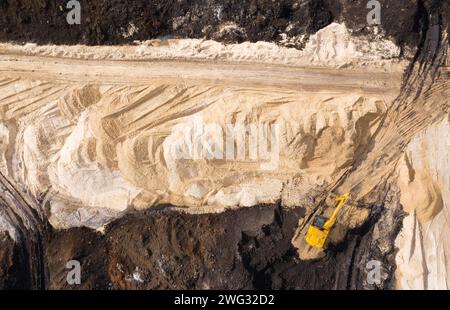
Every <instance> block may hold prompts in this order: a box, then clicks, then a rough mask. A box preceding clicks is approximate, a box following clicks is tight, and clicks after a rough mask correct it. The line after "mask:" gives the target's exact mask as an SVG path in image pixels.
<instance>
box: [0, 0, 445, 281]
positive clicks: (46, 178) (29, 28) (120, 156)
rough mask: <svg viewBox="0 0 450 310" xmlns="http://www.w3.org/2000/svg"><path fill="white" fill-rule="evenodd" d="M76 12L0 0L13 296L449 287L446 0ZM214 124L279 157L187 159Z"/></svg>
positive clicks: (171, 4)
mask: <svg viewBox="0 0 450 310" xmlns="http://www.w3.org/2000/svg"><path fill="white" fill-rule="evenodd" d="M81 2H82V6H84V7H85V10H84V11H83V15H82V24H83V23H84V27H78V26H74V27H70V26H69V25H67V23H66V22H65V14H66V13H67V10H66V9H65V8H64V7H59V6H58V5H57V4H55V3H54V2H53V1H45V0H43V1H14V0H8V1H0V9H1V11H0V25H4V26H5V27H1V28H0V29H1V30H0V40H1V41H3V42H4V43H1V44H0V74H1V75H0V106H1V109H0V121H1V123H0V171H1V178H0V185H1V190H2V194H1V201H0V288H7V289H9V288H33V289H41V288H47V289H394V288H403V289H409V288H422V289H434V288H448V287H447V283H448V279H447V278H446V277H447V276H446V274H447V272H446V270H447V266H450V262H449V261H448V260H447V257H450V253H449V251H450V250H449V249H448V245H447V244H448V242H446V241H447V239H448V236H450V233H449V232H448V231H447V230H448V229H447V226H446V218H447V213H448V206H449V196H448V195H449V188H450V178H449V176H448V173H447V172H446V171H449V169H448V167H450V164H449V150H450V145H449V143H450V139H449V136H448V133H449V130H448V128H449V127H448V126H449V123H450V116H449V110H448V108H449V106H450V104H449V99H448V98H450V96H449V95H450V94H449V77H450V74H449V65H450V60H449V59H450V57H449V54H448V45H449V37H448V34H449V32H450V25H449V20H450V17H449V12H450V4H449V2H448V1H388V0H386V1H380V2H381V3H382V7H383V8H384V10H383V12H384V14H383V15H382V23H381V25H380V27H379V28H374V27H367V26H366V21H365V17H366V14H367V9H366V7H365V5H366V3H365V1H346V0H340V1H326V0H324V1H279V2H277V3H274V2H272V1H244V2H242V1H226V3H225V1H219V0H215V1H207V0H205V1H195V3H194V4H188V2H187V1H153V2H152V3H151V4H150V5H144V2H143V1H133V2H132V3H131V4H129V3H127V5H126V6H127V8H126V9H125V8H124V7H123V6H124V5H125V4H123V3H122V2H121V1H114V2H113V3H112V2H111V1H107V2H108V3H106V2H105V3H103V2H102V1H100V2H97V5H91V3H90V2H87V1H81ZM399 10H401V14H400V13H398V12H399ZM16 12H20V13H19V14H16ZM100 16H108V18H105V19H100ZM130 29H131V30H132V31H131V30H130ZM130 31H131V32H130ZM130 33H131V34H130ZM167 38H170V39H167ZM203 39H206V40H203ZM134 40H141V42H137V43H135V44H134V45H121V46H109V45H110V44H129V43H132V42H133V41H134ZM145 40H150V41H145ZM142 41H144V42H142ZM247 41H250V42H257V41H266V42H257V43H249V42H247ZM22 42H23V43H28V44H25V45H21V44H17V43H22ZM30 42H31V43H30ZM218 42H223V43H227V45H223V44H220V43H218ZM329 42H333V44H330V43H329ZM35 43H38V44H39V45H37V44H35ZM239 43H240V44H239ZM41 44H46V45H41ZM53 44H88V45H92V44H97V45H102V46H94V47H89V46H84V45H74V46H54V45H53ZM414 55H415V56H414ZM408 63H409V65H408ZM211 124H215V125H218V126H219V128H221V129H222V128H225V127H226V126H227V125H228V124H233V125H249V124H257V125H258V126H259V125H261V124H262V125H267V124H269V125H271V124H280V125H281V127H280V133H281V134H280V137H281V138H280V140H279V145H277V146H278V147H279V148H280V152H279V153H278V155H279V156H278V157H276V160H275V161H274V157H271V158H270V156H269V158H268V157H264V156H262V157H263V158H261V157H258V156H257V155H260V154H257V155H255V156H252V155H251V154H250V151H249V153H248V154H246V155H247V156H248V157H246V158H239V159H238V160H236V158H233V160H231V161H229V162H228V161H226V160H224V159H223V158H219V159H218V158H214V159H213V160H211V158H205V157H201V158H184V159H183V160H182V161H179V158H175V157H174V156H173V153H171V151H170V150H171V149H170V147H172V146H173V145H178V146H186V145H185V144H183V143H185V142H186V139H185V136H184V137H183V134H184V133H185V132H186V129H189V130H195V129H196V128H199V127H201V128H206V127H207V126H208V125H211ZM265 130H267V128H265ZM266 133H267V132H266ZM272 133H273V131H272ZM202 134H204V131H202ZM209 134H211V132H207V134H206V136H207V137H208V135H209ZM269 136H270V131H269ZM272 137H273V136H272ZM183 139H184V140H183ZM190 139H192V136H191V137H190V138H189V139H188V141H189V142H192V141H191V140H190ZM269 140H270V139H269ZM248 141H250V140H248ZM248 141H247V142H248ZM272 142H273V141H272ZM248 144H250V142H248ZM218 145H219V143H218ZM189 146H191V145H189V143H188V147H189ZM274 147H275V146H274V144H272V146H271V147H270V149H271V150H273V148H274ZM272 155H273V153H272ZM203 156H204V154H203ZM236 156H237V155H236ZM348 191H350V192H352V198H353V203H354V205H352V206H349V207H348V208H345V209H344V211H343V212H342V214H341V215H340V217H339V218H338V221H337V224H336V227H335V228H334V229H333V231H332V235H330V240H329V242H328V245H327V249H326V250H325V251H311V249H310V248H309V247H308V246H307V245H306V244H305V243H304V234H305V230H306V229H307V227H308V225H309V224H310V223H311V219H312V218H313V217H314V216H315V215H316V214H319V213H320V212H322V211H324V212H325V213H326V214H328V213H329V212H331V209H330V208H329V207H328V208H323V207H324V206H326V205H327V204H328V205H329V206H330V204H329V203H328V202H327V199H326V198H327V196H328V194H329V193H330V192H334V193H344V192H348ZM71 260H78V261H79V262H80V263H81V266H82V281H81V284H80V285H75V286H74V285H69V284H68V282H67V281H66V276H67V271H68V270H67V268H66V264H67V262H68V261H71ZM373 262H378V263H379V264H380V266H381V273H380V276H381V278H380V279H379V281H377V282H376V283H371V282H370V281H368V279H369V275H368V273H369V272H370V270H371V268H370V267H368V266H371V263H373Z"/></svg>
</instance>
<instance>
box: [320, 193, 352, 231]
mask: <svg viewBox="0 0 450 310" xmlns="http://www.w3.org/2000/svg"><path fill="white" fill-rule="evenodd" d="M348 196H350V194H349V193H347V194H344V195H342V196H338V197H336V201H339V204H338V205H337V207H336V208H335V209H334V211H333V214H332V215H331V217H330V218H329V219H328V220H327V221H326V222H325V224H324V225H323V228H324V229H326V230H330V229H331V227H333V225H334V224H335V223H336V218H337V215H338V213H339V211H340V210H341V209H342V207H343V206H344V205H345V202H346V201H347V199H348Z"/></svg>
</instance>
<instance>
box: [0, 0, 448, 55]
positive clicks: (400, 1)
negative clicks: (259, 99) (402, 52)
mask: <svg viewBox="0 0 450 310" xmlns="http://www.w3.org/2000/svg"><path fill="white" fill-rule="evenodd" d="M444 1H445V0H444ZM67 2H68V0H67V1H62V0H61V1H56V0H0V41H10V40H14V41H18V42H30V41H31V42H36V43H57V44H61V43H64V44H76V43H84V44H91V45H95V44H97V45H100V44H121V43H130V42H132V41H134V40H147V39H153V38H160V37H179V38H203V37H205V38H211V39H215V40H218V41H222V42H228V43H229V42H242V41H246V40H248V41H252V42H254V41H275V42H279V41H280V40H281V36H280V35H281V34H283V33H286V35H287V36H288V37H295V36H298V35H309V34H311V33H315V32H316V31H317V30H319V29H321V28H323V27H325V26H327V25H328V24H330V23H331V22H333V21H345V23H346V24H347V25H348V26H349V27H350V28H351V29H353V30H355V32H357V33H361V34H367V33H369V32H370V28H369V27H368V26H367V22H366V16H367V13H368V12H369V10H368V9H367V8H366V5H367V1H366V0H278V1H272V0H154V1H147V0H134V1H125V0H80V1H79V2H80V4H81V10H82V11H81V24H80V25H69V24H68V23H67V21H66V16H67V13H68V11H69V9H66V3H67ZM380 3H381V4H382V14H381V18H382V20H381V28H382V29H384V30H385V32H386V35H388V36H391V37H393V38H394V39H395V40H396V41H397V43H399V44H401V45H402V46H403V45H409V46H417V43H418V40H419V34H420V31H421V24H420V20H421V18H422V17H423V16H422V15H421V14H423V12H424V10H421V6H422V4H421V3H422V1H420V0H380ZM400 11H401V14H399V12H400ZM230 22H233V23H235V24H236V25H237V26H238V29H235V30H229V31H224V32H221V31H219V30H220V28H221V26H222V25H224V24H226V23H230ZM130 24H133V25H134V26H135V27H136V28H137V29H138V31H137V32H136V33H135V34H134V35H132V36H130V37H127V38H126V37H124V36H123V34H124V32H126V31H127V30H128V29H129V27H130ZM288 26H289V28H288V29H287V30H286V28H287V27H288ZM303 43H304V40H299V41H297V42H294V43H291V45H292V46H295V47H297V48H301V47H302V45H303Z"/></svg>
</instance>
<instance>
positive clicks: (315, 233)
mask: <svg viewBox="0 0 450 310" xmlns="http://www.w3.org/2000/svg"><path fill="white" fill-rule="evenodd" d="M349 196H350V194H349V193H347V194H344V195H342V196H339V197H336V201H337V202H338V205H337V207H336V208H335V209H334V211H333V214H332V215H331V217H330V218H326V217H324V216H322V215H318V216H316V217H315V219H314V222H313V223H312V224H311V225H310V226H309V228H308V231H307V232H306V237H305V240H306V242H307V243H308V244H309V245H310V246H312V247H315V248H318V249H323V247H324V245H325V242H326V241H327V238H328V235H329V233H330V230H331V228H332V227H333V226H334V223H335V222H336V217H337V215H338V213H339V211H340V210H341V209H342V207H343V206H344V204H345V201H346V200H347V198H348V197H349Z"/></svg>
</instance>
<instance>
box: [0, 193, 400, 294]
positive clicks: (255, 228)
mask: <svg viewBox="0 0 450 310" xmlns="http://www.w3.org/2000/svg"><path fill="white" fill-rule="evenodd" d="M388 196H389V195H388ZM397 199H398V198H397V197H396V196H395V194H391V195H390V197H388V198H387V199H386V203H387V204H388V205H389V204H392V202H394V205H395V201H396V200H397ZM303 215H304V210H303V209H302V208H295V209H283V208H280V207H279V206H277V205H267V206H258V207H253V208H243V209H239V210H234V211H227V212H224V213H220V214H204V215H190V214H184V213H180V212H174V211H170V210H167V209H163V210H157V211H155V210H153V211H145V212H136V213H133V214H129V215H127V216H125V217H124V218H121V219H118V220H116V221H114V222H113V223H111V224H110V225H108V227H107V228H106V231H105V233H104V234H101V233H99V232H96V231H93V230H91V229H88V228H72V229H68V230H62V231H56V230H52V229H51V228H50V227H48V229H49V231H48V233H46V235H47V236H46V241H45V242H44V248H45V253H43V256H44V257H45V259H46V266H47V268H46V272H45V274H41V275H40V276H39V275H38V276H39V277H40V278H42V279H43V280H44V281H45V286H44V287H46V288H50V289H356V288H358V289H385V288H390V287H392V284H393V279H394V277H393V275H394V272H395V263H394V256H395V249H394V246H393V240H394V239H395V236H396V234H397V233H398V230H399V229H400V227H401V221H402V216H401V215H402V214H401V211H400V210H399V207H398V206H397V207H392V205H390V207H386V206H385V205H380V206H373V207H372V215H371V220H370V221H369V222H368V223H367V224H366V225H364V227H362V228H360V229H358V230H355V231H351V232H349V233H348V236H347V238H346V241H345V242H344V243H343V244H341V245H339V246H331V245H330V247H329V248H328V250H327V255H326V256H325V258H322V259H320V260H316V261H299V260H298V259H297V254H296V250H295V248H293V246H292V243H291V239H292V237H293V236H294V232H295V229H296V227H297V224H298V220H299V218H301V217H302V216H303ZM19 247H20V245H14V242H13V241H12V240H11V239H10V238H9V237H8V236H7V235H5V234H3V235H0V262H1V264H0V288H3V289H5V288H6V289H11V288H16V289H17V288H19V289H23V288H30V287H29V286H28V283H29V281H28V280H27V279H28V278H29V274H28V273H27V271H26V268H23V267H24V266H21V264H20V263H19V260H18V259H17V255H18V253H19V252H20V249H19ZM374 259H375V260H379V261H380V262H381V264H382V268H383V269H382V273H381V275H382V278H381V282H380V283H378V284H375V285H372V284H370V283H368V282H367V272H368V270H367V269H366V264H367V262H368V261H370V260H374ZM71 260H78V261H79V262H80V263H81V284H80V285H69V284H68V282H67V275H68V273H69V271H70V269H67V268H66V264H67V263H68V262H69V261H71ZM136 272H137V273H136Z"/></svg>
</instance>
